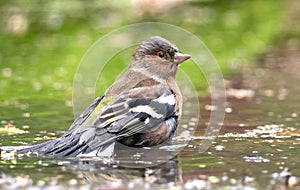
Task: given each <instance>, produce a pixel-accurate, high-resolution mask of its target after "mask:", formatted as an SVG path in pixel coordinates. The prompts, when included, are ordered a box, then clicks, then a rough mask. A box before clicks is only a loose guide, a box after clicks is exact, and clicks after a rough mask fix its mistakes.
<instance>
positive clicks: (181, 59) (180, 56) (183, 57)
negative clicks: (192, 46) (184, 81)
mask: <svg viewBox="0 0 300 190" xmlns="http://www.w3.org/2000/svg"><path fill="white" fill-rule="evenodd" d="M189 58H191V56H190V55H188V54H182V53H179V52H177V53H176V54H175V57H174V61H175V63H176V65H179V64H180V63H182V62H184V61H185V60H187V59H189Z"/></svg>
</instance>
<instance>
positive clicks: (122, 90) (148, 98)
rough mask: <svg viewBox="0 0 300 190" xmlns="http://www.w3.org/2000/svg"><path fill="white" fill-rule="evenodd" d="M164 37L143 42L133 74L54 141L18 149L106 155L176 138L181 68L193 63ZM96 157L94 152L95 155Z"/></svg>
mask: <svg viewBox="0 0 300 190" xmlns="http://www.w3.org/2000/svg"><path fill="white" fill-rule="evenodd" d="M189 58H190V55H187V54H181V53H179V52H178V48H177V47H176V46H175V45H173V44H172V43H170V42H169V41H167V40H166V39H164V38H162V37H158V36H154V37H151V38H149V39H147V40H145V41H143V42H142V43H141V44H140V45H139V47H138V48H137V49H136V51H135V53H134V55H133V59H132V61H131V64H130V66H129V68H128V70H127V71H126V72H125V73H124V74H123V75H122V76H121V77H120V78H119V79H118V80H117V81H116V82H114V83H113V84H112V85H111V86H110V87H109V88H108V89H107V90H106V92H105V93H104V95H102V96H100V97H98V98H97V99H96V100H95V101H94V102H93V103H92V104H91V105H90V106H89V107H88V108H87V109H86V110H85V111H84V112H83V113H82V114H81V115H80V116H79V117H78V118H77V119H76V120H75V121H74V122H73V123H72V125H71V127H70V128H69V130H68V131H66V133H65V134H64V135H63V136H62V137H60V138H57V139H55V140H52V141H48V142H45V143H42V144H38V145H35V146H32V147H29V148H25V149H21V150H18V153H35V154H38V155H39V156H47V157H48V156H51V157H53V156H55V157H56V156H57V157H61V156H70V157H75V156H82V155H93V156H103V155H106V153H105V151H106V149H107V147H111V146H112V145H113V144H114V143H115V142H116V141H117V142H120V143H122V144H124V145H126V146H130V147H149V146H155V145H158V144H161V143H163V142H165V141H167V140H169V139H171V138H172V136H173V134H174V132H175V130H176V128H177V125H178V123H179V120H180V117H181V108H182V95H181V93H180V89H179V87H178V85H177V83H176V80H175V75H176V71H177V69H178V65H179V64H181V63H182V62H184V61H185V60H187V59H189ZM91 153H93V154H91Z"/></svg>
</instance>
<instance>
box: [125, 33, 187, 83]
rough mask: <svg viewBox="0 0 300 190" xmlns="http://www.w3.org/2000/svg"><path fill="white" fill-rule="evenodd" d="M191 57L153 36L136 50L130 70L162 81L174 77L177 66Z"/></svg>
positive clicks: (160, 38) (169, 43)
mask: <svg viewBox="0 0 300 190" xmlns="http://www.w3.org/2000/svg"><path fill="white" fill-rule="evenodd" d="M190 57H191V56H190V55H187V54H182V53H179V52H178V48H177V47H176V46H175V45H174V44H172V43H171V42H169V41H168V40H166V39H164V38H162V37H159V36H154V37H151V38H149V39H147V40H145V41H143V42H142V43H141V44H140V45H139V47H138V48H137V49H136V51H135V53H134V57H133V61H132V63H131V66H130V67H131V68H134V69H140V70H142V71H144V72H147V73H149V74H151V75H152V76H156V77H159V78H162V79H168V78H169V77H173V78H174V77H175V75H176V71H177V68H178V65H179V64H181V63H182V62H184V61H185V60H187V59H189V58H190Z"/></svg>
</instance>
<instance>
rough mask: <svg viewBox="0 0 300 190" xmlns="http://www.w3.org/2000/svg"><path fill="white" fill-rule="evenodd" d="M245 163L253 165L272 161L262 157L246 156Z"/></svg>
mask: <svg viewBox="0 0 300 190" xmlns="http://www.w3.org/2000/svg"><path fill="white" fill-rule="evenodd" d="M244 160H245V162H251V163H263V162H270V160H268V159H265V158H263V157H262V156H244Z"/></svg>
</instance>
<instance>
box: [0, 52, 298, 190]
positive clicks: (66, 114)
mask: <svg viewBox="0 0 300 190" xmlns="http://www.w3.org/2000/svg"><path fill="white" fill-rule="evenodd" d="M297 56H298V54H297V53H295V54H293V52H292V53H288V55H287V57H289V59H287V58H282V57H278V56H276V55H272V54H271V55H266V56H265V58H264V60H263V61H262V62H263V63H262V65H260V66H258V67H257V68H247V69H245V70H244V71H243V73H244V74H243V75H239V76H235V77H232V78H230V80H229V81H228V82H227V83H228V86H227V88H228V92H227V94H228V104H227V108H226V112H227V114H226V118H225V121H224V124H223V126H222V129H221V132H220V134H219V136H218V138H217V139H216V140H215V141H214V142H213V144H212V145H211V146H210V147H209V149H208V150H207V151H205V152H204V153H199V145H200V143H201V142H202V141H201V140H202V139H203V138H204V137H203V134H204V130H205V128H206V124H205V123H206V122H207V121H208V118H209V116H210V107H209V106H208V105H209V99H208V98H201V99H200V102H201V111H200V112H201V120H200V122H199V125H198V128H197V130H196V131H195V133H194V134H193V136H192V137H191V139H190V141H189V143H188V145H187V146H186V147H185V148H184V149H183V150H182V151H180V153H179V154H178V155H176V156H174V157H173V155H171V157H173V158H172V159H170V160H169V161H167V162H164V161H162V163H161V164H159V165H155V166H150V167H146V168H133V167H132V166H133V165H132V164H137V163H138V164H140V165H141V166H143V165H145V166H149V163H147V162H144V161H140V162H137V161H139V156H141V155H142V154H140V155H126V153H124V154H120V155H119V157H117V158H116V159H115V160H112V159H100V158H93V159H46V158H38V157H21V158H17V157H16V156H15V155H14V154H13V153H8V154H3V153H2V154H1V162H0V189H18V188H25V189H26V188H27V189H48V188H49V189H50V188H51V189H150V188H151V189H211V188H213V189H218V188H222V189H223V188H224V189H225V188H228V189H231V188H232V189H285V188H288V187H289V186H290V187H293V188H295V189H300V186H299V177H300V164H299V154H300V126H299V125H300V119H299V117H300V112H299V106H300V105H299V104H300V102H299V100H300V88H299V87H298V82H299V75H298V71H299V59H298V57H297ZM279 60H281V61H279ZM281 62H283V63H284V64H283V65H282V64H279V63H281ZM297 69H298V70H297ZM191 101H192V100H191ZM0 106H1V109H2V115H1V122H2V126H4V125H9V124H8V123H10V125H9V126H10V127H13V126H16V127H18V128H20V129H22V130H24V131H26V132H27V133H23V134H14V135H7V134H2V135H1V139H0V145H1V146H22V145H27V144H31V143H34V144H35V143H39V142H42V141H44V140H49V139H52V138H56V137H58V136H61V134H62V133H63V131H64V130H66V126H68V125H70V123H71V122H72V120H73V118H72V110H71V107H69V106H67V105H66V102H62V101H61V100H57V99H47V98H45V99H42V100H40V99H38V100H36V99H35V100H30V99H20V100H18V99H15V100H11V101H10V102H7V103H5V102H4V103H2V104H1V105H0ZM45 107H46V109H45ZM41 126H42V127H43V130H41ZM53 126H55V127H53ZM177 143H178V144H180V142H177ZM162 151H165V152H167V150H162ZM168 153H170V154H172V151H169V152H168ZM148 159H149V160H150V161H151V160H152V161H153V162H154V161H159V160H160V159H162V158H160V157H159V155H156V156H153V157H152V158H151V157H148ZM149 160H148V161H149ZM162 160H163V159H162ZM150 165H151V164H150ZM286 168H288V169H289V170H287V169H286ZM288 176H291V177H288ZM297 182H298V185H297V184H296V183H297Z"/></svg>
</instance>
